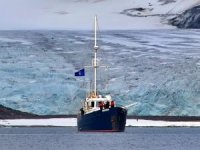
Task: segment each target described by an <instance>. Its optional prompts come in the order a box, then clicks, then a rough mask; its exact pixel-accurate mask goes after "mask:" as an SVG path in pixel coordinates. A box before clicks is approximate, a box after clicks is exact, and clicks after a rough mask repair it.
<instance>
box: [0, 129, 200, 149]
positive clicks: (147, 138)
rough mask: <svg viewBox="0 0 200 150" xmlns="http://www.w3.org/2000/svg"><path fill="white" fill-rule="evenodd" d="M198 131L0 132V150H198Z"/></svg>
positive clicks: (59, 130)
mask: <svg viewBox="0 0 200 150" xmlns="http://www.w3.org/2000/svg"><path fill="white" fill-rule="evenodd" d="M199 141H200V130H199V128H142V127H141V128H133V127H127V128H126V130H125V132H122V133H110V132H109V133H103V132H100V133H97V132H90V133H88V132H78V131H77V128H76V127H46V128H44V127H23V128H22V127H20V128H0V149H1V150H106V149H107V150H199V147H200V142H199Z"/></svg>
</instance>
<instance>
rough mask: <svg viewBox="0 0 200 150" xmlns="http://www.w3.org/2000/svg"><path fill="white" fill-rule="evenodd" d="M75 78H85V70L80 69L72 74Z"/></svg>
mask: <svg viewBox="0 0 200 150" xmlns="http://www.w3.org/2000/svg"><path fill="white" fill-rule="evenodd" d="M74 75H75V76H85V69H81V70H79V71H77V72H75V74H74Z"/></svg>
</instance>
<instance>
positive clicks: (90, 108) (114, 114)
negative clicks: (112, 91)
mask: <svg viewBox="0 0 200 150" xmlns="http://www.w3.org/2000/svg"><path fill="white" fill-rule="evenodd" d="M98 49H99V47H98V46H97V17H96V16H95V32H94V56H93V60H92V66H91V68H92V70H93V72H94V75H93V83H92V88H91V90H90V92H89V93H88V94H87V96H86V98H85V99H84V100H83V104H82V108H81V109H80V112H79V113H78V116H77V126H78V131H92V132H123V131H124V130H125V125H126V116H127V108H126V107H123V106H118V105H117V104H116V102H115V101H114V100H113V99H112V97H111V95H101V94H100V91H99V90H97V70H98V68H100V67H101V66H100V65H99V64H100V63H99V61H98V59H97V52H98ZM84 75H85V68H84V69H81V70H79V71H77V72H75V76H84Z"/></svg>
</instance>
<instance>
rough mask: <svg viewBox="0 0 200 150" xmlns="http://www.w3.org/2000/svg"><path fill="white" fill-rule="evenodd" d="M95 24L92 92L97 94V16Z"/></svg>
mask: <svg viewBox="0 0 200 150" xmlns="http://www.w3.org/2000/svg"><path fill="white" fill-rule="evenodd" d="M94 20H95V24H94V60H93V68H94V94H95V96H97V67H98V65H97V50H98V46H97V16H95V19H94Z"/></svg>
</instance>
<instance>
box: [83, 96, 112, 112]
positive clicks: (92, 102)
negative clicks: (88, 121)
mask: <svg viewBox="0 0 200 150" xmlns="http://www.w3.org/2000/svg"><path fill="white" fill-rule="evenodd" d="M115 105H116V104H115V101H113V100H112V98H111V96H110V95H106V96H105V97H103V96H102V95H98V96H95V97H88V98H86V100H85V102H84V107H83V110H84V112H85V113H89V112H93V111H96V110H104V109H109V108H112V107H115Z"/></svg>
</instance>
